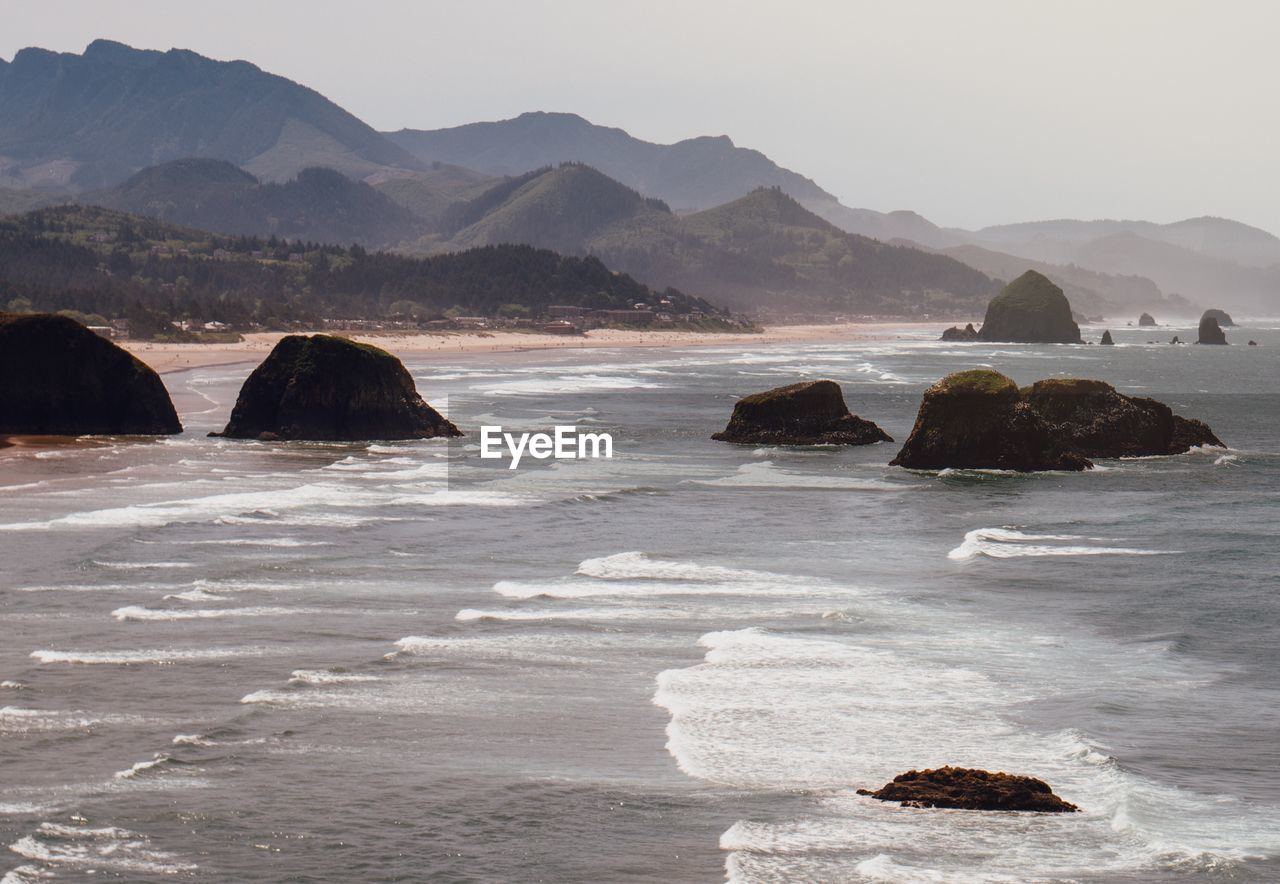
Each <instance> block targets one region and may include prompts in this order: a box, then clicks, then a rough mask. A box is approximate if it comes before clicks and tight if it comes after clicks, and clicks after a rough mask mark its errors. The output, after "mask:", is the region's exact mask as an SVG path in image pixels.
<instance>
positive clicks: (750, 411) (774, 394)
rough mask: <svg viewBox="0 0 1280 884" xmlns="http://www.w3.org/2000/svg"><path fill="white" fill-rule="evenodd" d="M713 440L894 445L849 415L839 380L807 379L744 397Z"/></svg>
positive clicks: (883, 434) (870, 425)
mask: <svg viewBox="0 0 1280 884" xmlns="http://www.w3.org/2000/svg"><path fill="white" fill-rule="evenodd" d="M711 438H712V439H716V440H718V441H720V442H741V443H746V444H751V445H870V444H871V443H873V442H892V441H893V439H891V438H890V437H889V434H887V433H886V432H885V431H884V430H882V429H880V428H879V427H878V426H876V425H875V424H873V423H872V422H871V421H868V420H863V419H862V418H860V417H858V416H857V415H854V414H850V413H849V408H848V406H847V405H845V402H844V394H843V393H841V392H840V385H839V384H837V383H836V382H835V381H806V382H803V383H799V384H791V385H790V386H787V387H777V388H775V389H773V390H766V391H765V392H763V393H754V394H752V395H750V396H745V397H743V398H742V399H739V400H738V402H737V404H735V405H734V406H733V416H732V417H730V418H729V425H728V426H726V427H725V428H724V430H722V431H721V432H719V433H716V434H715V435H713V436H712V437H711Z"/></svg>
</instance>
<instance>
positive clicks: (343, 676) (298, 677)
mask: <svg viewBox="0 0 1280 884" xmlns="http://www.w3.org/2000/svg"><path fill="white" fill-rule="evenodd" d="M289 681H290V682H291V683H293V684H314V685H325V684H355V683H358V682H364V681H382V676H380V675H357V674H355V673H352V672H333V671H331V670H324V669H295V670H294V671H293V672H292V673H290V675H289Z"/></svg>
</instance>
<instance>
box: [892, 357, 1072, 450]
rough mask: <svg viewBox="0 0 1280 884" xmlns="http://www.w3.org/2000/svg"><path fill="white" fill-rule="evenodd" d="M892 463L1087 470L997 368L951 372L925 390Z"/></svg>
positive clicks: (1016, 387) (1015, 385)
mask: <svg viewBox="0 0 1280 884" xmlns="http://www.w3.org/2000/svg"><path fill="white" fill-rule="evenodd" d="M891 465H892V466H900V467H907V468H908V469H914V470H941V469H947V468H953V469H992V470H1017V471H1019V472H1031V471H1036V470H1086V469H1089V468H1090V467H1091V466H1093V464H1091V463H1090V462H1089V460H1088V459H1087V458H1085V457H1084V456H1083V455H1081V454H1078V453H1077V452H1075V451H1071V450H1069V449H1068V448H1066V447H1064V446H1063V444H1062V443H1061V442H1060V441H1059V440H1058V438H1057V437H1056V435H1055V434H1054V433H1053V432H1052V431H1051V429H1050V427H1049V426H1048V425H1047V424H1046V423H1045V421H1044V419H1043V418H1042V417H1041V416H1040V415H1039V414H1038V413H1037V412H1036V411H1035V409H1033V408H1032V407H1031V406H1030V405H1029V404H1028V403H1027V402H1025V401H1024V400H1023V398H1022V394H1021V393H1020V392H1019V390H1018V385H1017V384H1015V383H1014V382H1013V381H1011V380H1010V379H1009V378H1007V377H1005V376H1004V375H1002V374H1000V373H999V372H997V371H991V370H989V369H974V370H972V371H961V372H957V373H955V374H951V375H947V376H946V377H945V378H943V379H942V380H940V381H938V382H937V383H936V384H934V385H933V386H932V387H930V388H929V389H928V390H926V391H925V394H924V399H923V400H922V401H921V403H920V412H919V414H918V415H917V416H916V423H915V426H914V427H913V428H912V430H911V435H910V436H909V437H908V438H907V441H906V443H905V444H904V445H903V446H902V450H901V451H899V452H898V456H897V457H895V458H894V459H893V461H891Z"/></svg>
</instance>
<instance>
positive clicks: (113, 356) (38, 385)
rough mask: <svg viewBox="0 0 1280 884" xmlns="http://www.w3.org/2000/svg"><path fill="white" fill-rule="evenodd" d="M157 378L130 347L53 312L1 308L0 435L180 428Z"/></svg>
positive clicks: (160, 432) (168, 432)
mask: <svg viewBox="0 0 1280 884" xmlns="http://www.w3.org/2000/svg"><path fill="white" fill-rule="evenodd" d="M181 432H182V424H181V423H179V421H178V414H177V412H176V411H174V408H173V402H172V400H170V399H169V391H168V390H166V389H165V386H164V382H163V381H161V380H160V375H158V374H156V373H155V371H154V370H153V369H152V368H151V367H150V366H148V365H146V364H144V363H143V362H142V361H141V360H139V359H138V358H137V357H136V356H134V355H133V354H132V353H130V352H129V351H127V350H125V349H123V348H122V347H118V346H116V345H115V344H113V343H112V342H111V341H108V340H107V339H106V338H104V337H101V336H100V335H98V334H95V333H94V332H92V331H90V330H89V329H87V328H85V327H84V326H83V325H81V324H80V323H78V322H76V321H75V320H74V319H70V318H68V317H66V316H58V315H55V314H52V313H33V314H24V315H18V314H12V313H0V433H11V434H14V435H33V436H114V435H121V436H156V435H171V434H173V433H181Z"/></svg>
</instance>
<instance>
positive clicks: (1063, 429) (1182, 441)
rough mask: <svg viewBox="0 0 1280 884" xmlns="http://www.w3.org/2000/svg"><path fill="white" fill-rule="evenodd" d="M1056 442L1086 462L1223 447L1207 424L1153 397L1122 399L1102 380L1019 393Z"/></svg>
mask: <svg viewBox="0 0 1280 884" xmlns="http://www.w3.org/2000/svg"><path fill="white" fill-rule="evenodd" d="M1023 395H1024V398H1025V399H1026V401H1027V402H1028V403H1030V405H1031V407H1032V408H1034V409H1035V410H1036V412H1038V413H1039V415H1040V416H1041V417H1042V418H1043V419H1044V420H1045V422H1046V423H1047V424H1049V425H1050V427H1051V429H1052V431H1053V433H1054V434H1055V436H1057V438H1058V439H1059V440H1060V441H1061V442H1062V443H1063V444H1065V445H1066V446H1067V447H1069V448H1071V449H1072V450H1074V451H1076V452H1078V453H1080V454H1082V455H1084V456H1085V457H1090V458H1100V457H1149V456H1153V455H1161V454H1182V453H1183V452H1186V451H1189V450H1190V449H1191V448H1193V447H1196V446H1200V445H1219V446H1220V445H1222V442H1221V440H1219V439H1218V437H1217V436H1215V435H1214V433H1213V431H1212V430H1211V429H1209V427H1208V425H1206V424H1204V423H1203V422H1201V421H1198V420H1190V419H1187V418H1184V417H1181V416H1179V415H1176V414H1174V413H1173V411H1172V410H1171V409H1170V408H1169V406H1167V405H1165V404H1164V403H1163V402H1157V401H1156V400H1155V399H1147V398H1144V397H1139V396H1125V395H1124V394H1123V393H1120V392H1118V391H1117V390H1116V388H1115V387H1113V386H1111V385H1110V384H1107V383H1104V382H1103V381H1095V380H1086V379H1083V378H1050V379H1048V380H1043V381H1036V382H1035V383H1034V384H1032V385H1031V386H1030V387H1029V388H1027V389H1026V390H1024V391H1023Z"/></svg>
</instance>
